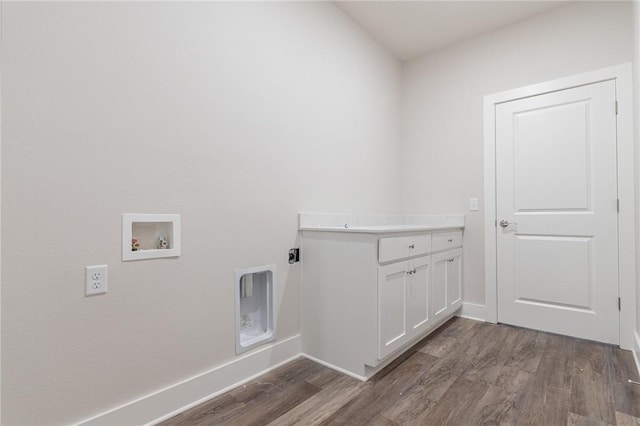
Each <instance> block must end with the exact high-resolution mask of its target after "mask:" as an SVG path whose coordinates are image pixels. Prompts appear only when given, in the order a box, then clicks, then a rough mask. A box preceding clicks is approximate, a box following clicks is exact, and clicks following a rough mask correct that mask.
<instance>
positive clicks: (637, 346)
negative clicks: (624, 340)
mask: <svg viewBox="0 0 640 426" xmlns="http://www.w3.org/2000/svg"><path fill="white" fill-rule="evenodd" d="M633 337H635V339H633V351H632V352H633V360H634V361H635V362H636V370H638V375H640V334H638V332H637V331H636V332H635V333H633Z"/></svg>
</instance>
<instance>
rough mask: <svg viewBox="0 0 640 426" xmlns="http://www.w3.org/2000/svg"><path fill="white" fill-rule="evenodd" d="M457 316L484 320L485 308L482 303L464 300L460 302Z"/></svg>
mask: <svg viewBox="0 0 640 426" xmlns="http://www.w3.org/2000/svg"><path fill="white" fill-rule="evenodd" d="M458 316H460V317H462V318H467V319H472V320H475V321H486V309H485V306H484V305H477V304H475V303H466V302H465V303H463V304H462V309H460V314H459V315H458Z"/></svg>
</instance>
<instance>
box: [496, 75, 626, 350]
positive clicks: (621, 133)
mask: <svg viewBox="0 0 640 426" xmlns="http://www.w3.org/2000/svg"><path fill="white" fill-rule="evenodd" d="M607 80H615V81H616V94H617V97H618V105H619V113H618V196H619V198H620V214H619V216H618V223H619V227H618V244H619V260H618V266H619V273H620V275H619V283H620V289H619V294H620V297H621V299H622V309H621V311H620V347H621V348H623V349H630V348H631V347H632V346H633V339H634V327H635V318H636V303H635V301H636V288H635V276H636V272H635V193H634V171H635V169H634V158H635V157H634V147H633V98H632V75H631V63H625V64H621V65H616V66H612V67H608V68H603V69H600V70H596V71H592V72H587V73H583V74H577V75H574V76H571V77H565V78H561V79H558V80H552V81H547V82H544V83H540V84H534V85H531V86H526V87H521V88H518V89H514V90H509V91H505V92H500V93H496V94H493V95H488V96H485V97H484V197H485V211H484V237H485V238H484V248H485V299H486V300H485V306H486V318H485V320H486V321H488V322H493V323H496V322H498V304H497V274H496V262H497V256H496V227H495V223H496V222H495V221H496V219H497V218H496V186H495V184H496V160H495V107H496V105H497V104H500V103H504V102H509V101H513V100H516V99H522V98H526V97H529V96H534V95H539V94H544V93H550V92H555V91H558V90H564V89H569V88H572V87H578V86H583V85H586V84H593V83H597V82H601V81H607Z"/></svg>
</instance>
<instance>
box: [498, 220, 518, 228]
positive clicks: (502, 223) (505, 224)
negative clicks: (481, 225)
mask: <svg viewBox="0 0 640 426" xmlns="http://www.w3.org/2000/svg"><path fill="white" fill-rule="evenodd" d="M509 225H516V226H518V222H509V221H508V220H504V219H502V220H501V221H500V226H502V227H503V228H506V227H507V226H509Z"/></svg>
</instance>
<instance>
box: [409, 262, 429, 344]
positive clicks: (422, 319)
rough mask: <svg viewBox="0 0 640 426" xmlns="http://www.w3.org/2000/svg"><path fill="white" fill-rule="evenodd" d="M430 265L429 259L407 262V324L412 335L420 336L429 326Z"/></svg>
mask: <svg viewBox="0 0 640 426" xmlns="http://www.w3.org/2000/svg"><path fill="white" fill-rule="evenodd" d="M430 264H431V260H430V258H429V257H422V258H419V259H415V260H412V261H410V262H409V271H411V274H410V275H409V276H408V279H407V305H408V306H407V322H408V328H409V330H411V334H412V335H417V334H420V333H421V332H422V331H424V330H426V329H427V328H428V327H429V326H430V325H431V323H430V322H429V281H430V280H429V278H430V277H429V275H430V274H431V270H430ZM414 271H415V272H414Z"/></svg>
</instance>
